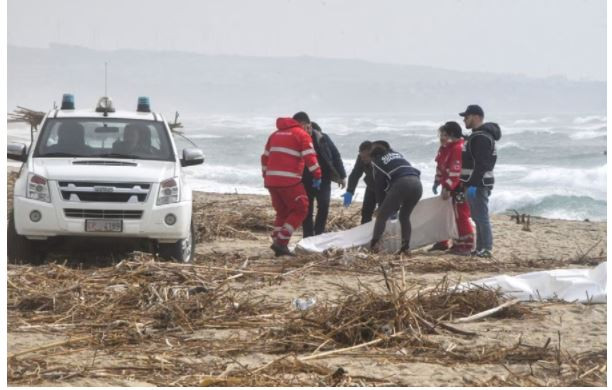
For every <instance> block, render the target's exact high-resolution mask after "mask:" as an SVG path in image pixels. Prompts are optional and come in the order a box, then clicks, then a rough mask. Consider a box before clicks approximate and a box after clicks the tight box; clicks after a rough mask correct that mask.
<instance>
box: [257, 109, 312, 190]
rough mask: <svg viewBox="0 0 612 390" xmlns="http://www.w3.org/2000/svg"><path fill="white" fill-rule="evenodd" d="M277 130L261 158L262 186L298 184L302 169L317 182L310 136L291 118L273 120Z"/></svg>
mask: <svg viewBox="0 0 612 390" xmlns="http://www.w3.org/2000/svg"><path fill="white" fill-rule="evenodd" d="M276 128H277V129H278V130H277V131H275V132H274V133H272V135H270V137H269V138H268V142H267V143H266V149H265V150H264V154H263V155H262V156H261V169H262V174H263V177H264V185H265V186H266V187H289V186H292V185H295V184H297V183H300V182H301V181H302V172H303V171H304V165H305V166H306V168H308V170H309V171H310V172H312V176H313V177H314V178H315V179H320V178H321V168H320V167H319V162H318V161H317V153H316V152H315V150H314V147H313V146H312V138H310V135H308V133H307V132H306V131H305V130H304V129H302V127H301V126H300V124H299V123H298V122H297V121H296V120H294V119H291V118H278V119H276Z"/></svg>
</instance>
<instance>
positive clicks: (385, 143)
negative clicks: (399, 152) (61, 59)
mask: <svg viewBox="0 0 612 390" xmlns="http://www.w3.org/2000/svg"><path fill="white" fill-rule="evenodd" d="M379 145H380V146H383V147H384V148H385V149H387V150H389V149H391V145H389V143H388V142H387V141H383V140H378V141H374V142H372V147H376V146H379Z"/></svg>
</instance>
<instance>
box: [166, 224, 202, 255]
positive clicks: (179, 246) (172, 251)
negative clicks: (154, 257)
mask: <svg viewBox="0 0 612 390" xmlns="http://www.w3.org/2000/svg"><path fill="white" fill-rule="evenodd" d="M195 242H196V240H195V229H194V227H193V222H191V224H190V226H189V236H187V238H185V239H183V240H179V241H177V242H175V243H172V244H159V246H158V249H159V256H160V257H161V258H163V259H166V260H176V261H180V262H183V263H191V262H192V261H193V253H194V252H195Z"/></svg>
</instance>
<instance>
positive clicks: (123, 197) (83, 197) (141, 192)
mask: <svg viewBox="0 0 612 390" xmlns="http://www.w3.org/2000/svg"><path fill="white" fill-rule="evenodd" d="M59 188H60V192H61V194H62V198H63V199H64V200H68V201H72V202H117V203H139V202H144V201H146V200H147V196H148V195H149V192H150V190H151V184H150V183H98V182H83V181H60V182H59Z"/></svg>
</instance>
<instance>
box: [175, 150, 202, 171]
mask: <svg viewBox="0 0 612 390" xmlns="http://www.w3.org/2000/svg"><path fill="white" fill-rule="evenodd" d="M203 163H204V153H203V152H202V150H200V149H196V148H186V149H183V158H182V159H181V166H182V167H188V166H190V165H199V164H203Z"/></svg>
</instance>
